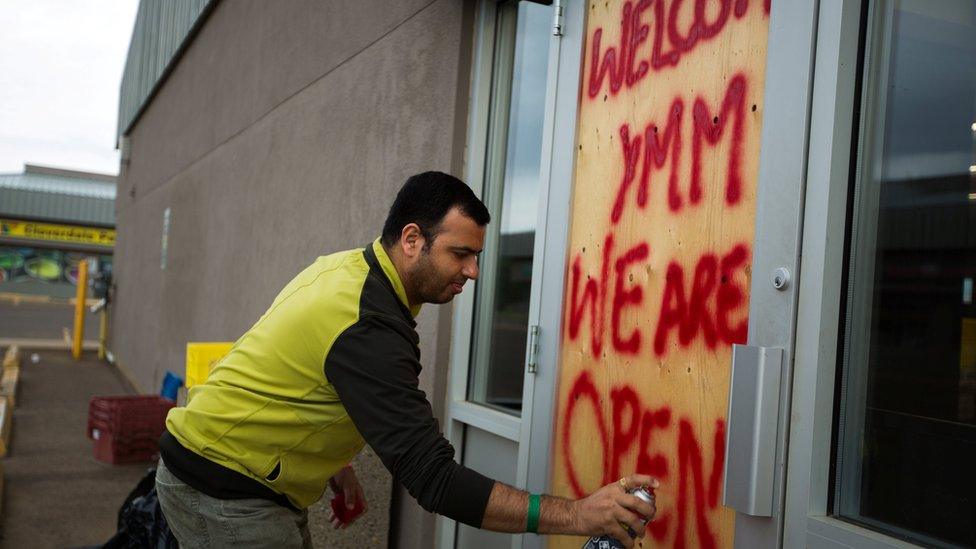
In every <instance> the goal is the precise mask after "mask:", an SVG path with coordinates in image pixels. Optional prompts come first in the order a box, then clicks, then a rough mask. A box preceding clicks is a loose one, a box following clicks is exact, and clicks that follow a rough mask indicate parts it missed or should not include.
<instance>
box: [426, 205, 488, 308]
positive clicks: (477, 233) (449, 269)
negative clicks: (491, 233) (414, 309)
mask: <svg viewBox="0 0 976 549" xmlns="http://www.w3.org/2000/svg"><path fill="white" fill-rule="evenodd" d="M484 243H485V228H484V227H480V226H478V224H477V223H475V222H474V220H473V219H471V218H470V217H468V216H466V215H464V214H463V213H461V211H460V210H459V209H457V208H452V209H451V210H450V211H449V212H448V213H447V215H445V216H444V219H443V220H442V221H441V227H440V232H439V233H437V235H436V236H435V237H434V241H433V243H427V249H426V250H422V251H421V252H420V254H419V255H418V256H417V259H416V261H415V263H414V264H413V266H412V267H411V269H410V283H411V287H412V288H411V290H412V291H411V293H412V294H413V296H412V297H413V299H414V300H416V301H417V302H418V303H447V302H448V301H451V300H452V299H454V296H456V295H457V294H459V293H461V289H462V287H463V286H464V283H465V282H467V281H468V280H474V279H476V278H478V254H480V253H481V250H482V248H483V247H484Z"/></svg>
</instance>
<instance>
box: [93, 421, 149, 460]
mask: <svg viewBox="0 0 976 549" xmlns="http://www.w3.org/2000/svg"><path fill="white" fill-rule="evenodd" d="M94 436H95V444H94V447H93V453H94V456H95V459H97V460H98V461H104V462H105V463H111V464H113V465H114V464H117V463H135V462H140V461H152V459H153V458H154V457H155V456H156V454H158V453H159V443H158V441H157V440H154V439H151V438H148V437H142V438H137V439H125V438H122V439H120V438H118V437H116V436H114V435H113V434H112V433H109V432H103V431H99V430H97V429H96V430H95V431H94Z"/></svg>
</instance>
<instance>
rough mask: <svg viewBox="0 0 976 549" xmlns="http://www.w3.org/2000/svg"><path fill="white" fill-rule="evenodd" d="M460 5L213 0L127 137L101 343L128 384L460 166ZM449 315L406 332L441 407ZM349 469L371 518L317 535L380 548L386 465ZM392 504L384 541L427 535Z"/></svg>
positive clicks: (157, 374) (405, 500)
mask: <svg viewBox="0 0 976 549" xmlns="http://www.w3.org/2000/svg"><path fill="white" fill-rule="evenodd" d="M472 14H473V9H472V7H471V6H470V3H462V2H457V1H455V0H435V1H433V2H430V1H427V0H401V1H398V2H386V1H379V0H371V1H364V0H347V1H341V2H340V1H335V2H329V3H321V2H312V1H306V2H299V1H295V2H275V3H268V2H261V1H257V0H225V1H223V2H220V3H219V4H218V5H217V6H216V8H215V9H214V11H213V13H212V14H211V15H210V17H209V19H207V21H206V22H205V24H204V26H203V27H202V29H201V31H200V33H199V34H198V35H197V36H196V38H195V39H194V40H193V42H192V44H191V45H190V46H189V48H188V49H187V50H186V52H185V54H184V55H183V57H182V58H181V59H180V60H179V62H178V64H177V66H176V67H175V69H174V70H173V72H172V73H171V74H170V76H169V78H168V79H167V80H166V81H165V83H164V84H163V86H162V87H161V89H160V90H159V92H158V94H157V95H156V96H155V98H154V99H153V100H152V101H151V103H150V104H149V106H148V108H147V110H146V111H145V112H144V113H143V115H142V117H141V118H140V119H139V120H138V121H137V122H136V124H135V125H134V126H133V128H132V129H131V131H130V133H129V135H128V139H129V144H130V150H131V154H130V158H129V161H128V164H127V165H126V164H124V165H123V166H122V174H121V177H120V183H119V193H118V200H117V208H118V233H119V236H118V244H117V247H116V276H117V294H116V295H117V300H116V305H115V312H114V318H113V322H112V331H111V349H112V351H113V352H114V354H115V357H116V359H117V361H118V363H119V365H120V366H121V367H122V368H123V369H124V370H125V371H127V372H128V373H129V375H130V376H131V377H132V378H133V381H134V382H135V383H136V384H137V386H138V387H139V388H140V389H141V390H143V391H146V392H155V391H158V389H159V386H160V383H161V380H162V378H163V376H164V375H165V373H166V371H167V370H174V371H176V372H182V368H183V361H184V354H185V344H186V342H187V341H210V340H213V341H225V340H234V339H236V338H237V337H238V336H240V335H241V333H242V332H243V331H245V330H246V329H247V328H248V327H249V326H250V325H251V324H252V323H253V322H254V320H256V319H257V317H258V316H259V315H260V314H261V313H262V312H263V311H264V310H265V308H266V307H267V305H268V304H269V303H270V302H271V300H272V299H273V297H274V295H275V294H276V293H277V291H278V290H279V289H280V288H281V286H283V285H284V284H285V283H286V282H287V281H288V280H289V279H290V278H291V277H292V276H294V275H295V274H296V273H297V272H298V271H299V270H301V269H302V268H303V267H304V266H306V265H307V264H308V263H310V262H311V261H312V260H313V259H314V258H315V257H316V256H318V255H324V254H328V253H331V252H334V251H338V250H342V249H346V248H350V247H355V246H361V245H364V244H366V243H368V242H369V241H370V240H372V239H373V238H375V237H376V236H377V235H378V233H379V230H380V228H381V225H382V221H383V218H384V216H385V213H386V209H387V208H388V207H389V204H390V202H391V201H392V198H393V196H394V193H395V191H396V190H397V189H398V188H399V186H400V184H402V182H403V181H404V180H405V179H406V177H408V176H409V175H411V174H413V173H416V172H419V171H423V170H428V169H438V170H444V171H448V172H451V173H455V174H460V173H461V171H462V163H461V158H462V155H463V149H464V130H465V120H466V116H467V100H468V74H469V63H470V49H471V36H472V32H471V26H472V24H473V23H472V21H473V15H472ZM166 208H170V210H171V214H170V229H169V235H168V252H167V265H166V269H165V270H163V269H161V266H160V260H161V239H162V227H163V212H164V210H165V209H166ZM450 314H451V313H450V310H449V308H438V307H427V308H426V309H425V310H424V312H423V313H422V314H421V316H420V318H419V327H418V330H419V332H420V337H421V349H422V352H423V356H424V359H423V362H424V371H423V374H422V376H421V387H422V388H423V389H424V390H425V391H427V393H428V395H429V396H430V398H431V401H432V402H433V404H434V409H435V412H436V413H437V414H438V415H439V416H440V415H441V414H442V412H443V399H444V394H445V384H446V376H447V357H448V348H449V335H450V334H449V326H450ZM359 466H360V469H361V476H363V477H365V478H366V480H367V487H366V488H367V493H368V496H369V497H370V498H371V501H370V505H371V510H370V512H369V515H368V519H367V520H366V521H364V524H362V525H360V526H357V527H354V528H353V529H351V530H350V531H347V532H345V533H343V534H342V535H339V536H337V537H335V538H334V539H332V538H329V537H327V534H326V533H325V528H324V526H325V524H320V528H316V530H317V532H316V538H317V540H318V541H319V542H320V543H319V544H320V545H328V546H334V547H343V546H353V543H354V542H357V543H364V542H365V543H366V544H367V545H368V546H378V545H379V546H381V545H385V540H386V537H387V532H388V518H389V516H390V503H389V502H390V500H391V497H390V489H391V488H390V477H389V474H388V473H387V472H386V471H385V469H383V468H382V466H381V465H380V464H379V462H378V460H376V458H375V457H371V455H370V456H362V457H361V458H359ZM393 500H394V501H396V502H398V503H397V508H396V509H395V510H394V511H393V514H394V516H395V517H397V525H395V530H394V531H395V534H396V539H395V540H392V541H393V543H391V545H392V546H397V547H425V546H428V545H429V542H430V539H432V536H433V516H432V515H429V514H427V513H425V512H423V511H422V510H421V509H420V508H419V507H418V506H417V505H416V503H414V501H413V499H412V498H410V497H409V496H408V495H405V494H399V495H398V497H395V498H393ZM321 518H322V517H321V513H318V514H317V515H313V521H315V520H319V522H320V523H321V520H320V519H321ZM328 535H331V534H328Z"/></svg>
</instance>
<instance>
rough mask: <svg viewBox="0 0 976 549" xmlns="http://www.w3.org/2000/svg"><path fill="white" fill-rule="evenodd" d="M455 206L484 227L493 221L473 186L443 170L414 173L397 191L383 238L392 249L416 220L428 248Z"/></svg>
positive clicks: (385, 243)
mask: <svg viewBox="0 0 976 549" xmlns="http://www.w3.org/2000/svg"><path fill="white" fill-rule="evenodd" d="M452 208H458V209H460V210H461V213H463V214H464V215H465V216H467V217H470V218H471V219H472V220H474V222H475V223H477V224H478V225H480V226H482V227H484V226H485V225H487V224H488V222H489V221H491V214H489V213H488V208H486V207H485V204H484V203H483V202H482V201H481V200H480V199H478V197H477V196H475V194H474V191H472V190H471V187H468V186H467V185H465V183H464V182H463V181H461V180H460V179H458V178H456V177H454V176H452V175H448V174H446V173H442V172H424V173H419V174H417V175H414V176H411V177H410V178H409V179H407V182H406V183H404V184H403V187H402V188H401V189H400V192H398V193H397V196H396V200H394V201H393V206H391V207H390V213H389V214H387V216H386V223H384V224H383V235H382V238H381V241H382V243H383V245H384V246H385V247H387V248H392V247H393V246H394V245H395V244H396V243H397V241H399V240H400V234H401V232H402V231H403V227H404V226H406V225H408V224H410V223H416V224H417V226H419V227H420V234H421V235H423V237H424V240H425V241H426V243H425V244H424V248H425V249H426V248H429V247H430V245H431V244H432V243H433V242H434V238H436V237H437V234H438V233H439V232H440V228H441V221H443V219H444V216H445V215H447V212H449V211H451V209H452Z"/></svg>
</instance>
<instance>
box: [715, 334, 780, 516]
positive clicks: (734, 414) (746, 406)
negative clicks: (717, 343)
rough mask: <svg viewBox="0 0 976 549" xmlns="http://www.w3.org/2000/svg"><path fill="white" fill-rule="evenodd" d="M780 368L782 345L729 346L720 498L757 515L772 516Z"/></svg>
mask: <svg viewBox="0 0 976 549" xmlns="http://www.w3.org/2000/svg"><path fill="white" fill-rule="evenodd" d="M782 368H783V349H779V348H775V347H757V346H754V345H733V346H732V381H731V383H730V385H729V414H728V431H727V432H726V435H725V436H726V438H725V487H724V488H725V490H724V494H723V496H722V503H723V505H725V506H727V507H731V508H733V509H735V510H736V511H739V512H740V513H744V514H747V515H752V516H756V517H768V516H772V509H773V482H774V479H775V469H776V467H775V465H776V464H775V461H776V430H777V428H778V424H779V391H780V386H779V385H780V374H781V373H782Z"/></svg>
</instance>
